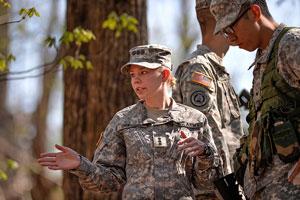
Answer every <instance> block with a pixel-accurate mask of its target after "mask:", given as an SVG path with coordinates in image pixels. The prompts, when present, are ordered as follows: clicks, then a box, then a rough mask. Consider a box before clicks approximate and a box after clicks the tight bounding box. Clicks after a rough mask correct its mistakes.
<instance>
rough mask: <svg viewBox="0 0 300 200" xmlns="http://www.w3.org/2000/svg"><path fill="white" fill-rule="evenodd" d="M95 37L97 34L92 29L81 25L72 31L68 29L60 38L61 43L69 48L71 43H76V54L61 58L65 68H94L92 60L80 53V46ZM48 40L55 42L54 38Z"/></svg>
mask: <svg viewBox="0 0 300 200" xmlns="http://www.w3.org/2000/svg"><path fill="white" fill-rule="evenodd" d="M95 39H96V36H95V35H94V33H93V32H92V31H90V30H87V29H83V28H81V27H77V28H75V29H74V30H73V31H72V32H69V31H66V32H65V33H64V34H63V36H62V37H61V38H60V42H61V44H63V45H66V47H67V48H69V47H70V45H71V44H75V46H76V49H75V56H71V55H68V56H65V57H63V58H62V59H60V61H59V63H60V64H61V65H62V66H63V67H64V69H66V68H67V67H71V68H73V69H84V68H85V69H87V70H90V69H93V65H92V63H91V61H89V60H87V59H86V57H85V56H84V55H82V54H80V48H81V45H82V44H83V43H88V42H90V41H92V40H95ZM46 41H47V42H48V44H49V45H50V44H51V43H52V42H53V38H48V39H47V40H46Z"/></svg>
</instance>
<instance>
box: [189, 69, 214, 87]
mask: <svg viewBox="0 0 300 200" xmlns="http://www.w3.org/2000/svg"><path fill="white" fill-rule="evenodd" d="M192 82H194V83H198V84H200V85H203V86H205V87H208V88H210V87H211V82H212V78H210V77H209V76H207V75H205V74H202V73H200V72H194V73H193V74H192Z"/></svg>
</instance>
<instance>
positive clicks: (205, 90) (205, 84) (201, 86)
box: [173, 63, 216, 113]
mask: <svg viewBox="0 0 300 200" xmlns="http://www.w3.org/2000/svg"><path fill="white" fill-rule="evenodd" d="M175 77H176V79H177V86H176V89H175V90H174V92H173V98H174V99H175V101H176V102H178V103H182V104H185V105H188V106H190V107H193V108H195V109H197V110H200V111H201V112H203V113H207V112H208V111H209V109H210V108H211V106H212V102H213V101H214V98H215V96H216V94H215V88H216V87H215V84H214V81H213V79H212V75H211V74H210V73H209V70H208V67H207V66H205V65H204V64H201V63H194V64H191V63H183V64H181V65H180V66H179V67H178V69H177V71H176V74H175Z"/></svg>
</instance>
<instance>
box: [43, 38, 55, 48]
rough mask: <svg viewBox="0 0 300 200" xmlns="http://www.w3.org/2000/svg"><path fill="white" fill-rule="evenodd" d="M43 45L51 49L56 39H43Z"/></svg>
mask: <svg viewBox="0 0 300 200" xmlns="http://www.w3.org/2000/svg"><path fill="white" fill-rule="evenodd" d="M45 44H46V46H47V47H53V46H55V44H56V38H55V37H51V36H48V37H47V38H46V39H45Z"/></svg>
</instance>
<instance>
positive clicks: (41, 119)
mask: <svg viewBox="0 0 300 200" xmlns="http://www.w3.org/2000/svg"><path fill="white" fill-rule="evenodd" d="M57 4H58V2H57V1H53V2H50V5H49V10H50V15H49V16H51V18H50V19H49V21H48V23H49V24H48V26H47V28H48V30H47V31H46V34H47V35H52V33H53V31H54V30H55V28H56V27H57V21H58V16H57V15H58V13H57V10H58V5H57ZM42 56H43V60H44V63H47V62H49V59H50V58H49V57H53V55H51V53H50V52H49V51H46V52H45V53H44V54H42ZM50 67H52V66H50ZM56 76H57V72H55V71H52V72H50V73H47V74H45V75H44V76H42V77H41V82H42V91H41V92H42V95H41V98H40V100H39V102H38V105H37V109H36V111H35V113H34V114H33V124H35V125H36V137H35V138H34V139H33V141H32V142H33V144H32V150H33V156H34V157H36V158H38V157H39V155H40V153H42V152H45V150H46V149H45V146H46V138H47V136H46V130H47V115H48V111H49V100H50V95H51V92H52V91H53V88H54V85H55V80H56V78H55V77H56ZM44 176H45V175H44V170H43V171H42V172H41V173H40V174H37V173H32V179H33V180H32V181H33V188H32V190H31V195H32V199H33V200H39V199H45V200H47V199H49V198H50V196H51V193H52V192H53V189H54V188H55V187H57V184H55V183H53V182H51V181H50V180H48V179H46V178H45V177H44Z"/></svg>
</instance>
